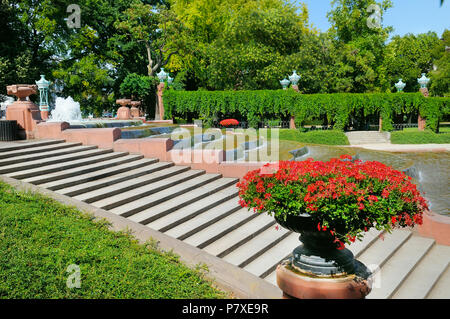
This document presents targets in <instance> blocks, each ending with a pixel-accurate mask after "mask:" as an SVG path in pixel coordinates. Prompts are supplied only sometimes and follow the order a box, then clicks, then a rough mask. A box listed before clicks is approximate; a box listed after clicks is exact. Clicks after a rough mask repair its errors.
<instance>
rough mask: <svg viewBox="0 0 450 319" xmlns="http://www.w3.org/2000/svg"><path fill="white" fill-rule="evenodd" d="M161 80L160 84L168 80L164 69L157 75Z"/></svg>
mask: <svg viewBox="0 0 450 319" xmlns="http://www.w3.org/2000/svg"><path fill="white" fill-rule="evenodd" d="M156 76H157V77H158V79H159V82H164V80H166V79H167V76H168V74H167V73H166V72H165V71H164V68H161V71H159V73H157V74H156Z"/></svg>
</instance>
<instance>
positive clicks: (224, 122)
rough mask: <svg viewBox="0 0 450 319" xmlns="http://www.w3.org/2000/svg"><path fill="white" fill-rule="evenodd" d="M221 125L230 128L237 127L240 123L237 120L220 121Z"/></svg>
mask: <svg viewBox="0 0 450 319" xmlns="http://www.w3.org/2000/svg"><path fill="white" fill-rule="evenodd" d="M220 125H222V126H225V127H228V126H236V125H239V121H238V120H235V119H226V120H222V121H220Z"/></svg>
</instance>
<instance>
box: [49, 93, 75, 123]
mask: <svg viewBox="0 0 450 319" xmlns="http://www.w3.org/2000/svg"><path fill="white" fill-rule="evenodd" d="M74 121H82V118H81V109H80V103H78V102H75V101H74V100H73V99H72V98H71V97H70V96H69V97H68V98H67V99H64V98H62V97H57V98H56V101H55V109H54V110H53V111H52V114H51V116H50V118H49V122H74Z"/></svg>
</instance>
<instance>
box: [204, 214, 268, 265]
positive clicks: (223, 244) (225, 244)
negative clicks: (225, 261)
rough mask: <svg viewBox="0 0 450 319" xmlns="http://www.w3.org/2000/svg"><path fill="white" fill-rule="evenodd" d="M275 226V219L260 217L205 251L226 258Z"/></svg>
mask: <svg viewBox="0 0 450 319" xmlns="http://www.w3.org/2000/svg"><path fill="white" fill-rule="evenodd" d="M275 224H276V223H275V220H274V219H273V217H270V216H269V215H267V214H261V215H258V216H257V217H256V218H253V219H252V220H250V221H249V222H247V223H245V224H244V225H242V226H241V227H239V228H237V229H235V230H233V231H232V232H230V233H228V234H226V235H225V236H223V237H222V238H220V239H219V240H216V241H214V242H213V243H211V244H210V245H208V246H206V247H204V248H203V249H204V250H205V251H206V252H208V253H210V254H212V255H215V256H218V257H222V256H225V255H226V254H228V253H229V252H231V251H233V250H234V249H236V248H237V247H239V246H241V245H242V244H244V243H246V242H247V241H249V240H251V239H252V238H253V237H255V236H257V235H258V234H260V233H261V232H263V231H264V230H266V229H268V228H269V227H275Z"/></svg>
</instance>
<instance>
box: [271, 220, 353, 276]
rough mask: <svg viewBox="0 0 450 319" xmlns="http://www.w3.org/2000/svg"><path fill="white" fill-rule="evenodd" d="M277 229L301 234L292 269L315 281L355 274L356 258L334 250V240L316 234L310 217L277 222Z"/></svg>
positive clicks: (317, 231)
mask: <svg viewBox="0 0 450 319" xmlns="http://www.w3.org/2000/svg"><path fill="white" fill-rule="evenodd" d="M275 220H276V221H277V222H278V224H280V226H282V227H284V228H286V229H289V230H291V231H293V232H296V233H300V234H301V235H300V238H299V239H300V241H301V243H302V244H301V245H299V246H298V247H296V248H295V249H294V251H293V254H292V255H293V260H292V266H293V267H295V268H297V269H298V270H299V271H301V272H302V273H304V274H306V275H312V276H317V277H324V276H325V277H329V276H331V277H333V276H345V275H350V274H354V273H355V258H354V256H353V253H352V252H351V251H350V250H348V249H347V248H345V249H341V250H338V249H336V243H335V242H334V240H335V238H334V237H333V236H332V235H331V234H330V233H329V232H324V231H319V230H317V228H316V225H314V223H313V220H312V218H311V216H310V215H309V214H301V215H299V216H292V215H289V216H286V220H285V221H284V220H282V219H280V218H276V217H275Z"/></svg>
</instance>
